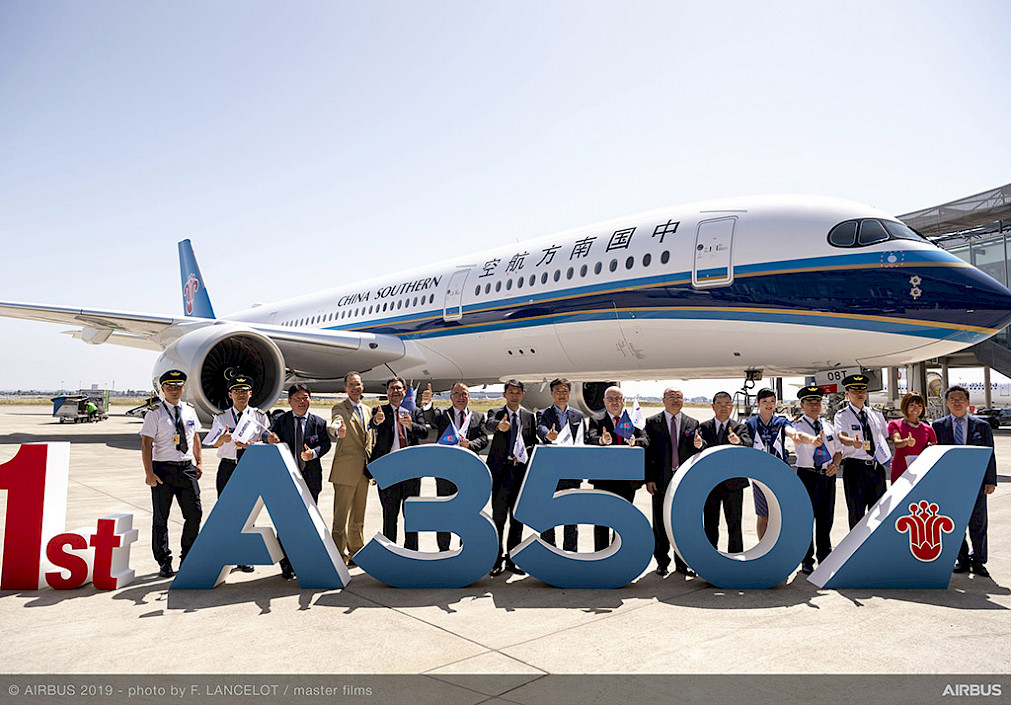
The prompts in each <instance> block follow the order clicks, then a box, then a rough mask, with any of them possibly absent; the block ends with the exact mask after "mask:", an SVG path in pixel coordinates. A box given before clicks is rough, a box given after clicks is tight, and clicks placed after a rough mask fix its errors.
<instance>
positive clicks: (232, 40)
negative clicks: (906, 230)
mask: <svg viewBox="0 0 1011 705" xmlns="http://www.w3.org/2000/svg"><path fill="white" fill-rule="evenodd" d="M1009 20H1011V5H1008V4H1007V3H1004V2H997V1H996V0H995V1H993V2H972V1H970V2H962V3H957V4H956V3H950V2H929V1H928V2H923V1H917V2H902V1H900V2H888V3H881V2H863V1H858V2H847V3H810V2H765V3H755V2H723V3H682V2H655V3H652V2H585V1H580V2H552V1H550V0H548V1H543V0H542V1H537V2H526V1H518V2H508V3H502V2H494V3H493V2H471V3H459V2H452V3H451V2H428V1H425V2H420V1H419V2H406V1H405V2H385V1H379V2H368V3H363V2H337V1H330V2H296V3H276V2H256V1H252V2H243V3H230V2H174V3H155V2H144V1H140V2H127V1H125V0H123V1H121V2H104V1H102V0H94V1H91V2H87V3H82V2H61V1H58V0H57V1H52V2H45V3H38V2H30V1H22V0H6V1H5V2H3V3H0V96H2V99H0V237H2V242H3V246H4V247H3V253H4V256H3V268H2V271H3V284H2V286H0V299H3V300H12V301H27V302H39V303H48V304H57V305H80V306H84V307H89V308H113V309H120V310H133V311H140V312H151V313H176V312H179V311H180V310H181V297H180V293H179V278H178V264H177V258H176V242H177V241H178V240H180V239H182V238H186V237H188V238H191V239H192V240H193V243H194V246H195V248H196V251H197V256H198V258H199V260H200V264H201V268H202V269H203V273H204V275H205V278H206V279H207V282H208V287H209V291H210V294H211V298H212V301H213V303H214V306H215V309H216V310H217V311H218V312H219V313H227V312H228V311H231V310H236V309H240V308H244V307H246V306H247V305H248V304H250V303H251V302H254V301H268V300H272V299H277V298H282V297H285V296H289V295H293V294H297V293H307V292H311V291H313V290H316V289H321V288H325V287H329V286H334V285H337V284H340V283H344V282H352V281H355V280H357V279H360V278H363V277H364V274H363V273H368V274H376V273H382V272H385V271H395V270H398V269H401V268H407V267H409V266H414V265H420V264H425V263H431V262H436V261H439V260H440V259H443V258H445V256H446V255H447V253H465V252H468V251H477V250H480V249H483V248H486V247H494V246H497V245H500V244H502V243H503V242H508V241H514V240H517V239H524V238H527V237H534V236H540V235H544V234H547V233H550V232H553V231H556V230H564V229H569V228H573V227H578V226H582V225H586V224H589V223H593V222H595V221H598V220H604V219H608V218H612V217H619V216H622V215H627V214H630V213H635V212H638V211H643V210H650V209H654V208H661V207H665V206H670V205H675V204H678V203H682V202H688V201H693V200H698V199H705V198H713V197H723V196H739V195H748V194H754V193H820V194H826V195H832V196H840V197H845V198H851V199H854V200H857V201H862V202H866V203H869V204H871V205H875V206H878V207H880V208H882V209H884V210H885V211H888V212H891V213H895V214H900V213H905V212H908V211H911V210H915V209H917V208H921V207H925V206H930V205H935V204H938V203H942V202H944V201H946V200H950V199H953V198H957V197H960V196H965V195H968V194H972V193H976V192H978V191H982V190H985V189H987V188H992V187H994V186H998V185H1001V184H1004V183H1007V182H1008V181H1011V178H1009V177H1008V172H1007V164H1008V163H1009V159H1008V157H1009V154H1008V150H1009V148H1008V144H1007V141H1006V140H1005V139H1003V137H1002V136H1003V135H1004V134H1005V133H1006V123H1007V116H1008V115H1009V114H1011V109H1009V108H1011V105H1009V103H1011V95H1009V93H1008V91H1006V90H1004V86H1005V85H1006V68H1007V66H1008V65H1011V61H1009V59H1011V57H1009V49H1008V46H1007V42H1006V36H1005V35H1006V28H1007V27H1008V26H1011V25H1009ZM61 330H63V328H61V327H60V326H54V325H47V324H42V323H31V322H22V321H11V320H0V336H2V338H0V339H2V340H3V341H4V345H3V346H2V347H0V388H17V387H40V388H54V387H57V386H60V384H61V383H64V382H65V383H66V384H67V385H68V386H77V384H78V383H83V384H85V385H86V386H87V385H89V384H91V383H98V384H99V385H101V386H107V385H110V384H112V383H113V381H114V382H115V384H116V386H117V387H119V388H126V387H134V388H144V387H146V386H147V385H148V383H149V374H150V368H151V365H152V364H153V362H154V359H155V358H156V354H155V353H146V352H140V351H132V350H126V349H121V348H116V347H114V346H87V345H83V344H81V343H79V342H77V341H74V340H72V339H70V338H69V337H68V336H63V335H60V331H61Z"/></svg>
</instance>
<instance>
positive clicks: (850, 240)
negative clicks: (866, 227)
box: [828, 220, 857, 247]
mask: <svg viewBox="0 0 1011 705" xmlns="http://www.w3.org/2000/svg"><path fill="white" fill-rule="evenodd" d="M828 241H829V242H830V243H832V244H833V245H835V246H836V247H853V246H854V245H855V244H857V221H855V220H847V221H845V222H843V223H839V225H837V226H835V227H834V228H832V230H831V231H830V232H829V234H828Z"/></svg>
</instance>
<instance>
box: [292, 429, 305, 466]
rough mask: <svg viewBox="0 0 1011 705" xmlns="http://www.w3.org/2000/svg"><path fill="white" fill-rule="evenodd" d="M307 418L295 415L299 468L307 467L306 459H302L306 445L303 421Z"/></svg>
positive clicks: (296, 458) (296, 455)
mask: <svg viewBox="0 0 1011 705" xmlns="http://www.w3.org/2000/svg"><path fill="white" fill-rule="evenodd" d="M304 420H305V417H304V416H296V417H295V448H294V451H295V460H296V462H297V463H298V469H299V470H304V469H305V461H304V460H302V450H303V446H304V445H305V440H304V438H303V431H302V422H303V421H304Z"/></svg>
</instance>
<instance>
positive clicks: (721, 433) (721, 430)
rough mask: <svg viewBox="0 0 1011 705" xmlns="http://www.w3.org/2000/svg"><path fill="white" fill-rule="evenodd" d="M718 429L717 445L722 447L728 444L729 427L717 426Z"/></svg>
mask: <svg viewBox="0 0 1011 705" xmlns="http://www.w3.org/2000/svg"><path fill="white" fill-rule="evenodd" d="M717 426H718V429H717V431H716V445H718V446H721V445H724V444H726V442H727V427H726V426H724V425H723V424H717Z"/></svg>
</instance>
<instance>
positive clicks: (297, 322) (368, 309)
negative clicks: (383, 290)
mask: <svg viewBox="0 0 1011 705" xmlns="http://www.w3.org/2000/svg"><path fill="white" fill-rule="evenodd" d="M433 303H435V294H429V295H428V296H420V297H419V296H415V297H414V298H413V299H412V298H406V299H398V300H397V301H386V302H384V303H383V304H382V305H380V304H369V305H368V306H364V305H362V306H356V307H355V308H345V309H342V310H340V311H331V312H330V313H324V314H320V315H318V316H307V317H305V318H296V319H294V320H291V321H285V322H284V323H283V324H282V325H284V326H286V327H289V328H301V327H303V326H315V325H318V324H320V323H329V322H331V321H337V320H341V319H344V318H355V317H357V316H367V315H369V314H371V313H383V312H387V311H399V310H401V309H405V308H413V307H416V306H419V305H421V306H425V305H430V304H433Z"/></svg>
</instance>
